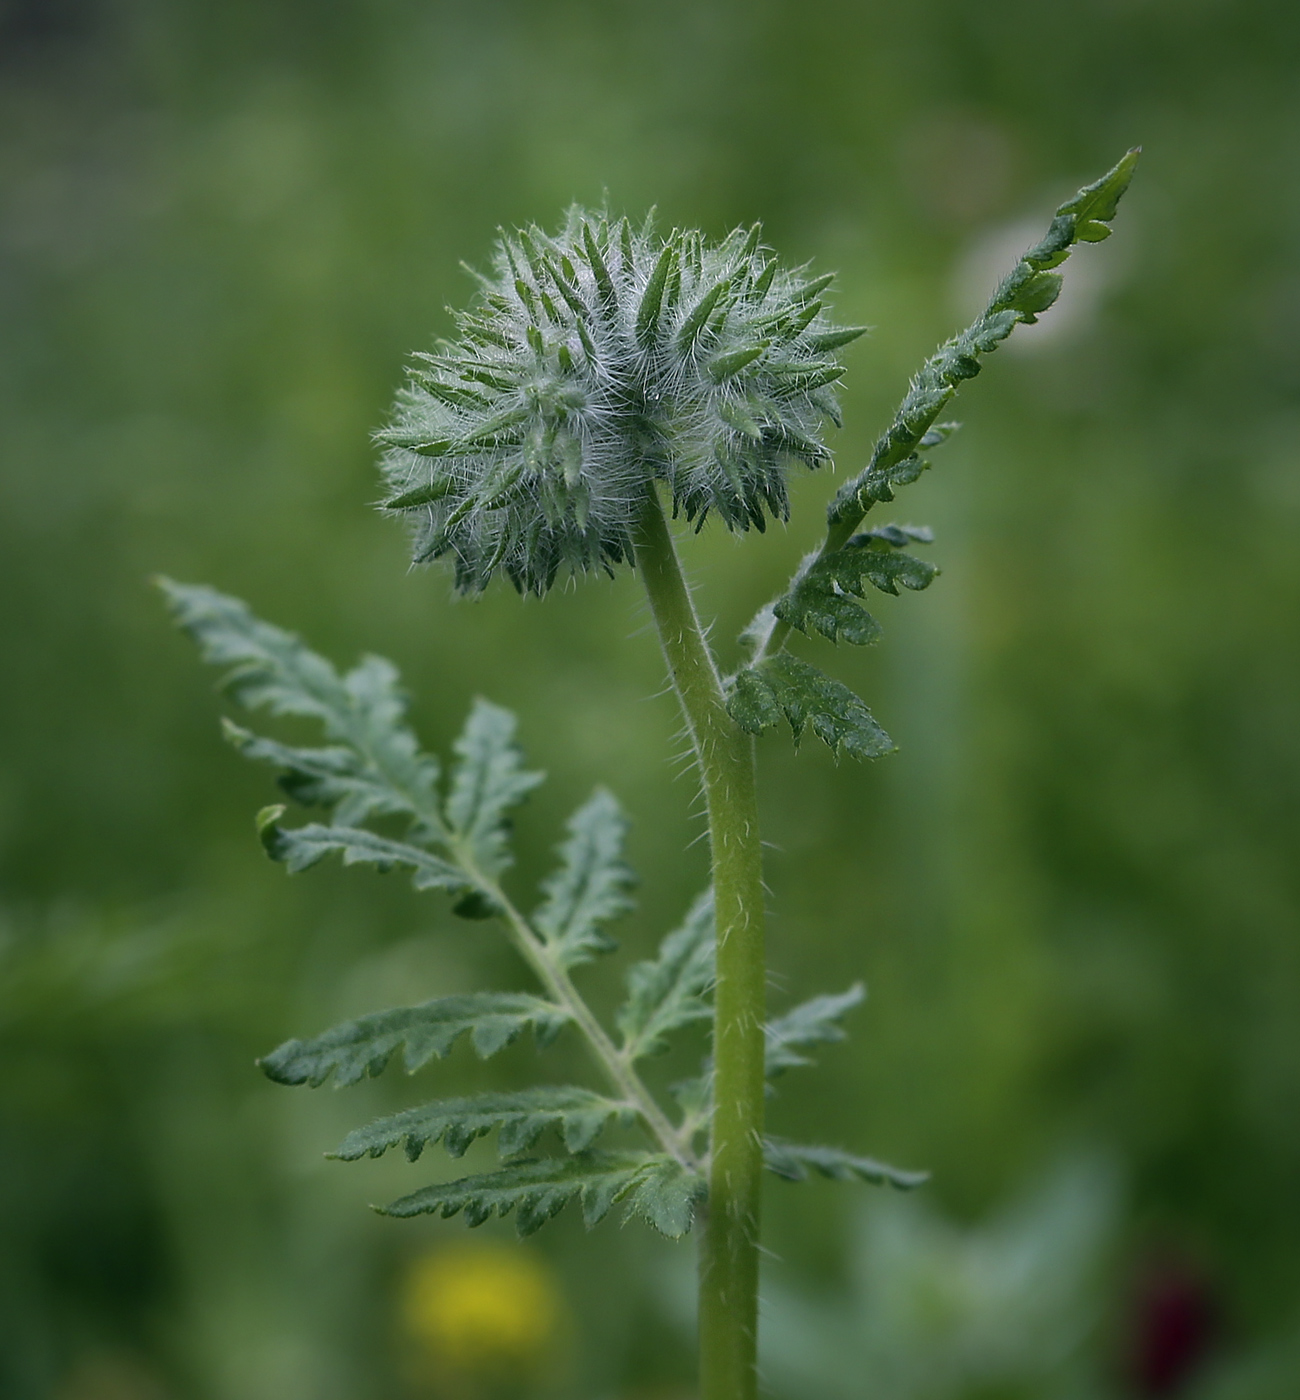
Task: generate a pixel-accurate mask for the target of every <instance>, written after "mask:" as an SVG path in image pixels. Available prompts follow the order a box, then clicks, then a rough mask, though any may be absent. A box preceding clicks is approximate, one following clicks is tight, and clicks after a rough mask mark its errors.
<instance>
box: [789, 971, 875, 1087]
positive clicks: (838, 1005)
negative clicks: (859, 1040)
mask: <svg viewBox="0 0 1300 1400" xmlns="http://www.w3.org/2000/svg"><path fill="white" fill-rule="evenodd" d="M866 995H867V990H866V988H865V987H864V986H863V985H862V983H861V982H855V983H854V984H853V986H851V987H850V988H849V989H848V991H846V992H840V993H839V994H838V995H837V996H820V997H813V998H812V999H811V1000H810V1001H805V1002H802V1003H801V1004H800V1005H798V1006H796V1007H795V1008H794V1010H793V1011H787V1012H786V1013H785V1015H784V1016H778V1017H777V1019H776V1020H775V1021H772V1022H770V1023H769V1024H768V1026H767V1028H766V1032H765V1034H766V1038H767V1051H766V1065H767V1075H768V1078H773V1077H775V1076H776V1075H778V1074H780V1073H782V1072H783V1071H784V1070H787V1069H793V1068H795V1067H796V1066H798V1065H810V1064H812V1063H813V1061H812V1060H810V1059H809V1058H808V1057H807V1056H806V1055H801V1054H800V1053H799V1052H800V1050H803V1049H806V1048H807V1047H808V1046H810V1045H832V1044H834V1043H835V1042H837V1041H840V1040H843V1039H844V1028H843V1027H842V1026H841V1025H840V1018H841V1017H842V1016H843V1015H844V1014H845V1012H847V1011H851V1010H852V1009H853V1007H855V1006H858V1005H860V1004H861V1003H862V1001H863V1000H864V998H865V997H866Z"/></svg>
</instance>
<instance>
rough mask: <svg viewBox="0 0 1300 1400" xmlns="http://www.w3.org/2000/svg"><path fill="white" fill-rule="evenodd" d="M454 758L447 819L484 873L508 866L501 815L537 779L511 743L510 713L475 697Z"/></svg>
mask: <svg viewBox="0 0 1300 1400" xmlns="http://www.w3.org/2000/svg"><path fill="white" fill-rule="evenodd" d="M454 747H455V750H456V754H457V756H458V759H459V761H458V762H457V764H456V767H455V769H454V771H453V773H452V782H451V792H450V794H449V795H448V797H447V821H448V824H449V825H450V826H451V828H452V830H453V832H454V833H455V834H456V836H457V837H458V838H459V839H460V840H461V841H463V842H464V843H465V845H466V846H467V847H468V848H469V852H470V854H471V856H472V858H473V860H474V863H475V865H476V866H477V867H478V869H479V870H481V871H482V872H483V873H484V874H485V875H498V874H500V872H501V871H502V870H504V869H505V868H506V866H507V865H509V864H510V851H509V845H508V834H509V828H508V826H507V824H506V814H507V812H509V811H510V809H511V808H512V807H515V806H517V805H518V804H519V803H520V802H522V801H523V800H524V798H525V797H526V796H527V795H528V794H529V793H530V792H531V791H532V790H533V789H534V788H535V787H536V786H537V785H538V783H540V782H541V781H542V779H543V778H544V777H545V774H542V773H530V772H529V771H527V770H526V769H525V768H524V766H523V754H522V752H521V750H520V748H519V746H518V744H516V743H515V717H514V715H512V714H511V713H510V711H509V710H503V709H502V708H501V707H500V706H499V705H493V704H491V703H490V702H489V701H487V700H476V701H475V702H474V707H473V709H472V710H471V711H470V714H469V719H468V720H466V722H465V728H464V729H463V730H462V731H461V734H460V737H459V738H458V739H457V740H456V742H455V745H454Z"/></svg>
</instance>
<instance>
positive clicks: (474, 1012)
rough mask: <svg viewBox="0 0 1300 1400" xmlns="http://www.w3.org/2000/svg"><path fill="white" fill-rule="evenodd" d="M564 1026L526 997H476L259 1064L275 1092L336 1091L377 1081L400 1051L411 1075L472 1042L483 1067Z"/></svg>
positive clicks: (296, 1046) (317, 1041) (341, 1030)
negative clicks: (464, 1040) (300, 1088)
mask: <svg viewBox="0 0 1300 1400" xmlns="http://www.w3.org/2000/svg"><path fill="white" fill-rule="evenodd" d="M568 1020H569V1013H568V1012H567V1011H565V1010H564V1008H563V1007H561V1006H557V1005H556V1004H555V1003H554V1002H550V1001H545V1000H543V999H542V998H541V997H535V996H530V995H528V994H527V993H525V992H474V993H470V994H469V995H466V996H454V997H437V998H435V999H434V1000H432V1001H425V1002H421V1003H420V1004H419V1005H418V1006H399V1007H395V1008H393V1009H392V1010H390V1011H375V1012H372V1013H371V1014H370V1015H368V1016H359V1017H357V1018H356V1020H353V1021H345V1022H343V1024H342V1025H338V1026H334V1027H332V1028H331V1029H330V1030H327V1031H324V1032H322V1034H320V1035H317V1036H313V1037H312V1038H311V1039H310V1040H289V1041H286V1042H285V1043H284V1044H283V1045H281V1046H280V1047H279V1048H278V1049H276V1050H273V1051H272V1052H271V1053H270V1054H269V1055H267V1056H265V1057H264V1058H263V1059H261V1060H259V1061H258V1064H259V1065H261V1067H262V1069H263V1071H264V1072H265V1073H266V1076H267V1078H269V1079H273V1080H275V1082H276V1083H277V1084H310V1085H311V1086H312V1087H313V1088H316V1087H317V1086H319V1085H321V1084H323V1083H324V1082H325V1081H326V1080H327V1079H328V1078H329V1077H330V1075H331V1074H332V1075H334V1082H335V1084H336V1085H338V1086H339V1087H340V1088H342V1087H344V1086H345V1085H348V1084H355V1083H357V1081H358V1080H360V1079H363V1078H365V1077H366V1076H370V1077H371V1078H374V1077H375V1076H376V1075H379V1074H382V1073H383V1071H384V1068H385V1067H386V1066H387V1064H388V1062H389V1060H390V1059H391V1058H392V1056H393V1055H394V1053H395V1052H396V1051H397V1050H399V1049H401V1050H402V1051H403V1057H402V1058H403V1064H404V1066H405V1068H406V1072H407V1073H408V1074H414V1073H415V1071H416V1070H417V1069H420V1068H421V1067H422V1066H424V1065H426V1064H428V1062H429V1061H430V1060H434V1059H442V1058H443V1056H444V1055H446V1054H447V1053H448V1052H449V1051H450V1050H451V1047H452V1046H453V1045H454V1044H455V1043H456V1041H457V1040H459V1039H460V1037H461V1036H463V1035H469V1036H470V1039H471V1043H472V1044H473V1046H474V1049H475V1051H476V1052H477V1053H478V1055H479V1057H480V1058H481V1059H486V1058H487V1057H488V1056H489V1055H495V1054H496V1053H497V1051H498V1050H501V1049H504V1047H505V1046H507V1045H509V1044H510V1043H511V1042H512V1041H514V1040H516V1039H517V1038H518V1037H519V1036H520V1035H521V1034H522V1033H523V1032H524V1031H525V1030H527V1029H528V1027H529V1026H531V1027H532V1029H533V1034H534V1035H535V1036H536V1037H537V1043H538V1044H539V1045H549V1044H550V1042H551V1041H552V1040H554V1039H555V1037H556V1035H557V1034H558V1033H559V1031H560V1028H561V1027H562V1026H564V1025H565V1024H566V1023H567V1022H568Z"/></svg>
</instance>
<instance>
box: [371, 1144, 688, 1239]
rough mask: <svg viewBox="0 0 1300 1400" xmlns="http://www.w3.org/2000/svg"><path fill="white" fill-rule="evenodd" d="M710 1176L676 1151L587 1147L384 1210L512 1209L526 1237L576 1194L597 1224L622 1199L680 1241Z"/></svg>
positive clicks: (477, 1212)
mask: <svg viewBox="0 0 1300 1400" xmlns="http://www.w3.org/2000/svg"><path fill="white" fill-rule="evenodd" d="M703 1194H704V1182H703V1179H702V1178H701V1177H699V1176H698V1175H696V1174H695V1173H694V1172H691V1171H688V1170H687V1169H686V1168H685V1167H683V1166H682V1165H681V1164H680V1163H679V1162H677V1161H675V1160H674V1159H673V1158H672V1157H669V1156H667V1155H659V1154H647V1153H633V1152H583V1153H579V1154H576V1155H575V1156H572V1157H553V1158H544V1159H540V1160H527V1159H525V1160H524V1161H520V1162H512V1163H510V1164H509V1165H507V1166H504V1167H501V1168H499V1169H498V1170H497V1171H492V1172H484V1173H482V1174H481V1175H478V1176H468V1177H464V1178H462V1179H461V1180H460V1181H452V1182H447V1183H446V1184H445V1185H437V1186H426V1187H424V1188H422V1189H421V1190H419V1191H415V1192H412V1194H411V1195H409V1196H403V1197H402V1198H401V1199H400V1200H397V1201H394V1202H393V1203H392V1204H391V1205H388V1206H383V1207H381V1208H380V1213H381V1214H382V1215H393V1216H403V1217H405V1216H413V1215H433V1214H438V1215H441V1216H442V1217H443V1218H444V1219H446V1218H447V1217H450V1216H453V1215H456V1214H459V1213H461V1212H463V1213H464V1215H465V1220H466V1223H467V1224H469V1225H471V1226H473V1225H481V1224H482V1223H483V1222H484V1221H485V1220H487V1219H488V1218H489V1217H490V1216H492V1215H494V1214H495V1215H499V1216H505V1215H508V1214H509V1213H510V1212H511V1211H512V1210H513V1211H514V1212H515V1220H516V1224H517V1227H518V1230H519V1233H520V1234H521V1235H531V1234H532V1233H533V1232H534V1231H535V1230H538V1229H540V1228H541V1227H542V1226H543V1225H544V1224H545V1223H546V1222H547V1221H548V1220H550V1219H551V1217H552V1216H555V1215H557V1214H559V1212H560V1211H561V1210H563V1209H564V1207H565V1206H566V1205H567V1204H568V1203H569V1202H570V1201H572V1200H575V1199H580V1200H581V1203H582V1214H583V1219H584V1220H585V1221H586V1223H587V1225H588V1226H592V1225H595V1224H596V1223H597V1222H598V1221H601V1220H603V1219H604V1218H605V1216H606V1215H608V1214H609V1212H610V1210H611V1209H612V1208H613V1206H614V1205H615V1204H617V1203H618V1202H620V1201H622V1202H625V1203H626V1206H627V1215H628V1216H629V1217H632V1216H640V1217H641V1218H642V1219H644V1220H646V1221H648V1222H649V1223H650V1224H651V1225H653V1226H654V1227H655V1229H656V1230H658V1231H659V1232H660V1233H661V1234H664V1235H667V1236H668V1237H669V1238H670V1239H678V1238H680V1237H681V1236H682V1235H684V1234H685V1233H686V1232H687V1231H688V1230H689V1229H690V1228H691V1223H692V1220H693V1218H694V1214H695V1205H696V1202H697V1201H699V1200H700V1198H701V1197H702V1196H703Z"/></svg>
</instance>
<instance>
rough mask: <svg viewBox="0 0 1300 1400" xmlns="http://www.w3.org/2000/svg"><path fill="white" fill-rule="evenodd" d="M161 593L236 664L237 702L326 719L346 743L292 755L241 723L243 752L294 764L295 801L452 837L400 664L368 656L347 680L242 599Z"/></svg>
mask: <svg viewBox="0 0 1300 1400" xmlns="http://www.w3.org/2000/svg"><path fill="white" fill-rule="evenodd" d="M159 587H160V588H161V589H162V590H163V592H164V593H165V594H166V596H167V600H168V602H169V604H170V606H171V609H172V613H173V615H174V616H175V618H176V621H177V622H178V623H179V624H180V626H181V627H183V628H184V629H185V631H187V632H188V633H189V634H190V635H191V636H192V637H193V638H194V639H195V641H196V642H198V644H199V646H200V648H201V649H202V653H203V657H204V659H205V660H207V661H211V662H213V663H214V664H216V665H218V666H230V667H232V668H233V669H232V670H230V671H229V672H228V673H227V675H226V676H225V678H224V681H223V687H224V689H225V690H226V691H227V692H228V693H229V694H230V695H231V696H232V698H233V699H235V700H237V701H238V702H239V703H240V704H241V705H244V706H245V707H247V708H248V709H258V708H266V709H269V710H270V711H271V712H272V713H273V714H277V715H302V716H306V717H309V718H312V719H316V720H319V721H320V722H321V724H322V725H323V726H324V729H325V733H326V736H327V737H328V738H329V739H331V740H333V741H335V743H336V744H338V745H344V746H346V748H345V749H340V748H337V747H332V748H328V749H291V748H289V747H287V746H276V745H272V744H271V743H270V741H268V740H253V738H252V736H251V735H248V734H247V731H245V730H240V729H238V728H237V727H236V728H235V730H234V732H233V733H232V734H231V737H232V739H234V741H235V743H236V746H237V747H240V748H241V749H242V750H243V752H245V753H247V754H248V756H249V757H251V758H257V759H261V760H263V761H266V762H271V763H275V764H277V765H279V766H281V767H284V768H285V769H286V771H287V773H288V775H289V781H288V783H287V784H286V786H288V788H289V790H290V791H291V792H292V793H293V795H294V796H295V797H299V796H300V795H301V800H304V801H310V802H319V803H322V804H325V805H333V804H334V803H335V802H339V803H343V804H344V805H345V808H346V813H345V815H344V820H345V821H346V822H348V823H353V822H357V821H360V820H362V819H363V818H364V817H366V816H369V815H371V814H374V813H379V812H390V813H391V812H396V813H404V814H406V815H408V816H409V817H410V818H411V819H412V821H413V822H414V823H415V829H414V830H413V833H412V834H413V836H415V837H416V839H424V838H425V837H427V836H434V835H437V834H438V833H440V832H441V831H442V818H441V815H440V813H439V811H438V797H437V782H438V762H437V760H436V759H435V758H434V757H433V756H432V755H430V754H427V753H424V752H422V751H421V749H420V747H419V744H418V743H417V741H416V738H415V735H414V733H413V732H412V731H411V729H410V728H409V727H408V726H407V725H406V723H405V715H406V698H405V696H404V695H403V693H402V691H401V689H400V686H399V676H398V672H397V669H396V668H395V667H394V666H393V665H392V663H391V662H389V661H385V660H384V659H383V658H382V657H377V656H368V657H365V658H364V659H363V660H362V661H361V663H360V664H359V665H358V666H356V667H355V668H354V669H353V670H351V671H349V672H348V673H347V674H346V675H344V676H340V675H339V674H338V672H337V671H336V670H335V669H334V667H333V665H332V664H331V663H330V662H329V661H327V660H326V659H325V658H324V657H323V656H320V655H318V654H317V653H316V652H314V651H312V650H310V648H308V647H307V646H305V645H304V644H303V642H302V641H301V640H299V638H297V637H296V636H294V635H293V633H292V632H286V631H284V630H283V629H282V628H279V627H275V626H272V624H271V623H269V622H263V621H262V620H261V619H260V618H257V617H254V615H253V613H252V612H251V611H250V610H249V608H248V606H247V605H246V604H245V603H242V602H241V601H240V600H239V599H238V598H231V597H229V596H228V595H226V594H224V593H218V592H217V591H216V589H213V588H206V587H202V586H194V585H186V584H179V583H174V582H172V581H171V580H170V579H160V580H159ZM345 751H350V752H351V757H350V758H345V757H344V753H345ZM295 788H296V790H295Z"/></svg>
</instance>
